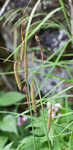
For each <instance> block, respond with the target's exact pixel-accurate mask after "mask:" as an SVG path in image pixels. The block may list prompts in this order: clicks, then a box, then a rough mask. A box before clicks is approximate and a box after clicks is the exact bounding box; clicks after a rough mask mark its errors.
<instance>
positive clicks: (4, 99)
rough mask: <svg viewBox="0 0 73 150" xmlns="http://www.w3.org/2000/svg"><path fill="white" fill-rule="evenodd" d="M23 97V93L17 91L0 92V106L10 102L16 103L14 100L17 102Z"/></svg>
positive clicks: (8, 104) (10, 103)
mask: <svg viewBox="0 0 73 150" xmlns="http://www.w3.org/2000/svg"><path fill="white" fill-rule="evenodd" d="M24 97H25V95H24V94H21V93H19V92H7V93H3V94H2V93H1V95H0V106H2V107H4V106H10V105H12V104H16V102H19V101H20V100H22V99H23V98H24Z"/></svg>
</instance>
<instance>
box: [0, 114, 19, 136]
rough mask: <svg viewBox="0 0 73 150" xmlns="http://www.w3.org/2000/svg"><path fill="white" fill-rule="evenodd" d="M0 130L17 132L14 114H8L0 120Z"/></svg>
mask: <svg viewBox="0 0 73 150" xmlns="http://www.w3.org/2000/svg"><path fill="white" fill-rule="evenodd" d="M0 130H2V131H5V132H13V133H15V134H17V128H16V119H15V118H14V117H13V116H12V115H7V116H5V117H4V118H3V120H1V121H0Z"/></svg>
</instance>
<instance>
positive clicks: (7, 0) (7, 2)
mask: <svg viewBox="0 0 73 150" xmlns="http://www.w3.org/2000/svg"><path fill="white" fill-rule="evenodd" d="M9 2H10V0H6V1H5V3H4V5H3V7H2V8H1V10H0V16H2V15H3V13H4V12H5V9H6V7H7V5H8V4H9Z"/></svg>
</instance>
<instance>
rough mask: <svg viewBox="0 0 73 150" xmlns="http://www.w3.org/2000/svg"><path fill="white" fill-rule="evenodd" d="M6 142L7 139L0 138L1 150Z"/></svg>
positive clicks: (4, 137)
mask: <svg viewBox="0 0 73 150" xmlns="http://www.w3.org/2000/svg"><path fill="white" fill-rule="evenodd" d="M7 140H8V137H6V136H0V149H2V148H3V147H4V145H5V144H6V142H7Z"/></svg>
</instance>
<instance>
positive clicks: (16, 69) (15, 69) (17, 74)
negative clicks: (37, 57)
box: [14, 61, 21, 91]
mask: <svg viewBox="0 0 73 150" xmlns="http://www.w3.org/2000/svg"><path fill="white" fill-rule="evenodd" d="M18 63H20V62H17V61H15V62H14V75H15V79H16V82H17V85H18V89H19V90H20V91H21V81H20V77H19V73H18Z"/></svg>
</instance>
